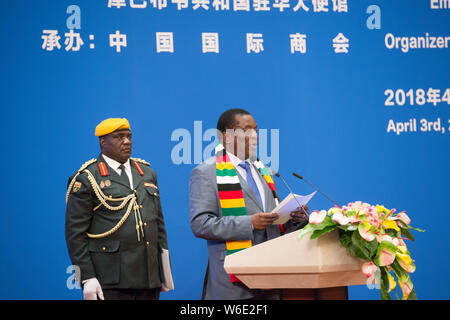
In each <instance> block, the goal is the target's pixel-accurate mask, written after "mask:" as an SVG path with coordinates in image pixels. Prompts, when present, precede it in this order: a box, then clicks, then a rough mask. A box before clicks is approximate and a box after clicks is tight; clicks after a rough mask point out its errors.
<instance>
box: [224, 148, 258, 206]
mask: <svg viewBox="0 0 450 320" xmlns="http://www.w3.org/2000/svg"><path fill="white" fill-rule="evenodd" d="M227 155H228V157H229V158H230V160H231V163H232V164H233V166H234V167H235V168H236V170H237V171H238V172H239V174H240V175H241V176H242V177H243V178H244V179H245V181H247V171H246V170H245V169H244V168H242V167H240V166H239V164H240V163H242V162H244V160H241V159H239V158H238V157H236V156H235V155H234V154H232V153H231V152H228V151H227ZM245 161H247V162H248V163H250V170H251V172H252V177H253V180H255V182H256V187H257V188H258V191H259V195H260V196H261V201H262V203H263V209H264V211H265V210H266V208H265V205H266V197H265V195H264V187H263V184H262V181H261V177H260V175H259V173H258V172H257V170H258V169H256V168H255V166H254V165H253V163H252V162H251V161H250V160H249V159H247V160H245Z"/></svg>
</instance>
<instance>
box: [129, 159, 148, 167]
mask: <svg viewBox="0 0 450 320" xmlns="http://www.w3.org/2000/svg"><path fill="white" fill-rule="evenodd" d="M130 159H131V160H133V161H136V162H139V163H142V164H145V165H147V166H150V163H148V162H147V161H145V160H142V159H139V158H130Z"/></svg>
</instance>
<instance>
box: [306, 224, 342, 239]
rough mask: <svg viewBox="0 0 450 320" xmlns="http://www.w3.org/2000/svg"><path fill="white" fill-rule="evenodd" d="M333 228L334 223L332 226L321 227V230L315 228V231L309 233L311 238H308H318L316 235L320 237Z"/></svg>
mask: <svg viewBox="0 0 450 320" xmlns="http://www.w3.org/2000/svg"><path fill="white" fill-rule="evenodd" d="M335 228H336V226H335V225H332V226H328V227H325V228H323V229H321V230H315V231H314V232H313V234H312V235H311V238H310V239H315V238H318V237H320V236H321V235H323V234H325V233H328V232H330V231H333V230H334V229H335Z"/></svg>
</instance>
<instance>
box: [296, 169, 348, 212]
mask: <svg viewBox="0 0 450 320" xmlns="http://www.w3.org/2000/svg"><path fill="white" fill-rule="evenodd" d="M292 174H293V175H294V176H295V177H297V178H299V179H300V180H304V181H305V182H306V183H308V184H309V185H310V186H311V187H313V188H314V189H316V190H317V191H319V192H320V193H321V194H323V195H324V196H325V197H327V199H328V200H330V201H331V202H333V203H334V204H335V205H337V206H338V207H339V208H340V207H341V206H340V205H339V204H338V203H337V202H336V201H334V200H333V199H331V198H330V197H329V196H327V195H326V194H325V193H323V192H322V191H320V190H319V188H317V187H316V186H315V185H313V184H312V183H311V182H309V181H308V180H306V179H305V178H303V177H302V176H301V175H299V174H297V173H295V172H294V173H292Z"/></svg>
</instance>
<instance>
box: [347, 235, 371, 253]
mask: <svg viewBox="0 0 450 320" xmlns="http://www.w3.org/2000/svg"><path fill="white" fill-rule="evenodd" d="M351 240H352V245H353V251H354V252H355V255H356V256H357V257H358V258H361V259H364V260H370V257H371V254H370V251H369V249H368V248H367V247H366V245H365V244H366V243H367V241H366V240H364V239H363V238H361V236H360V234H359V232H358V231H354V232H353V234H352V238H351Z"/></svg>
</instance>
